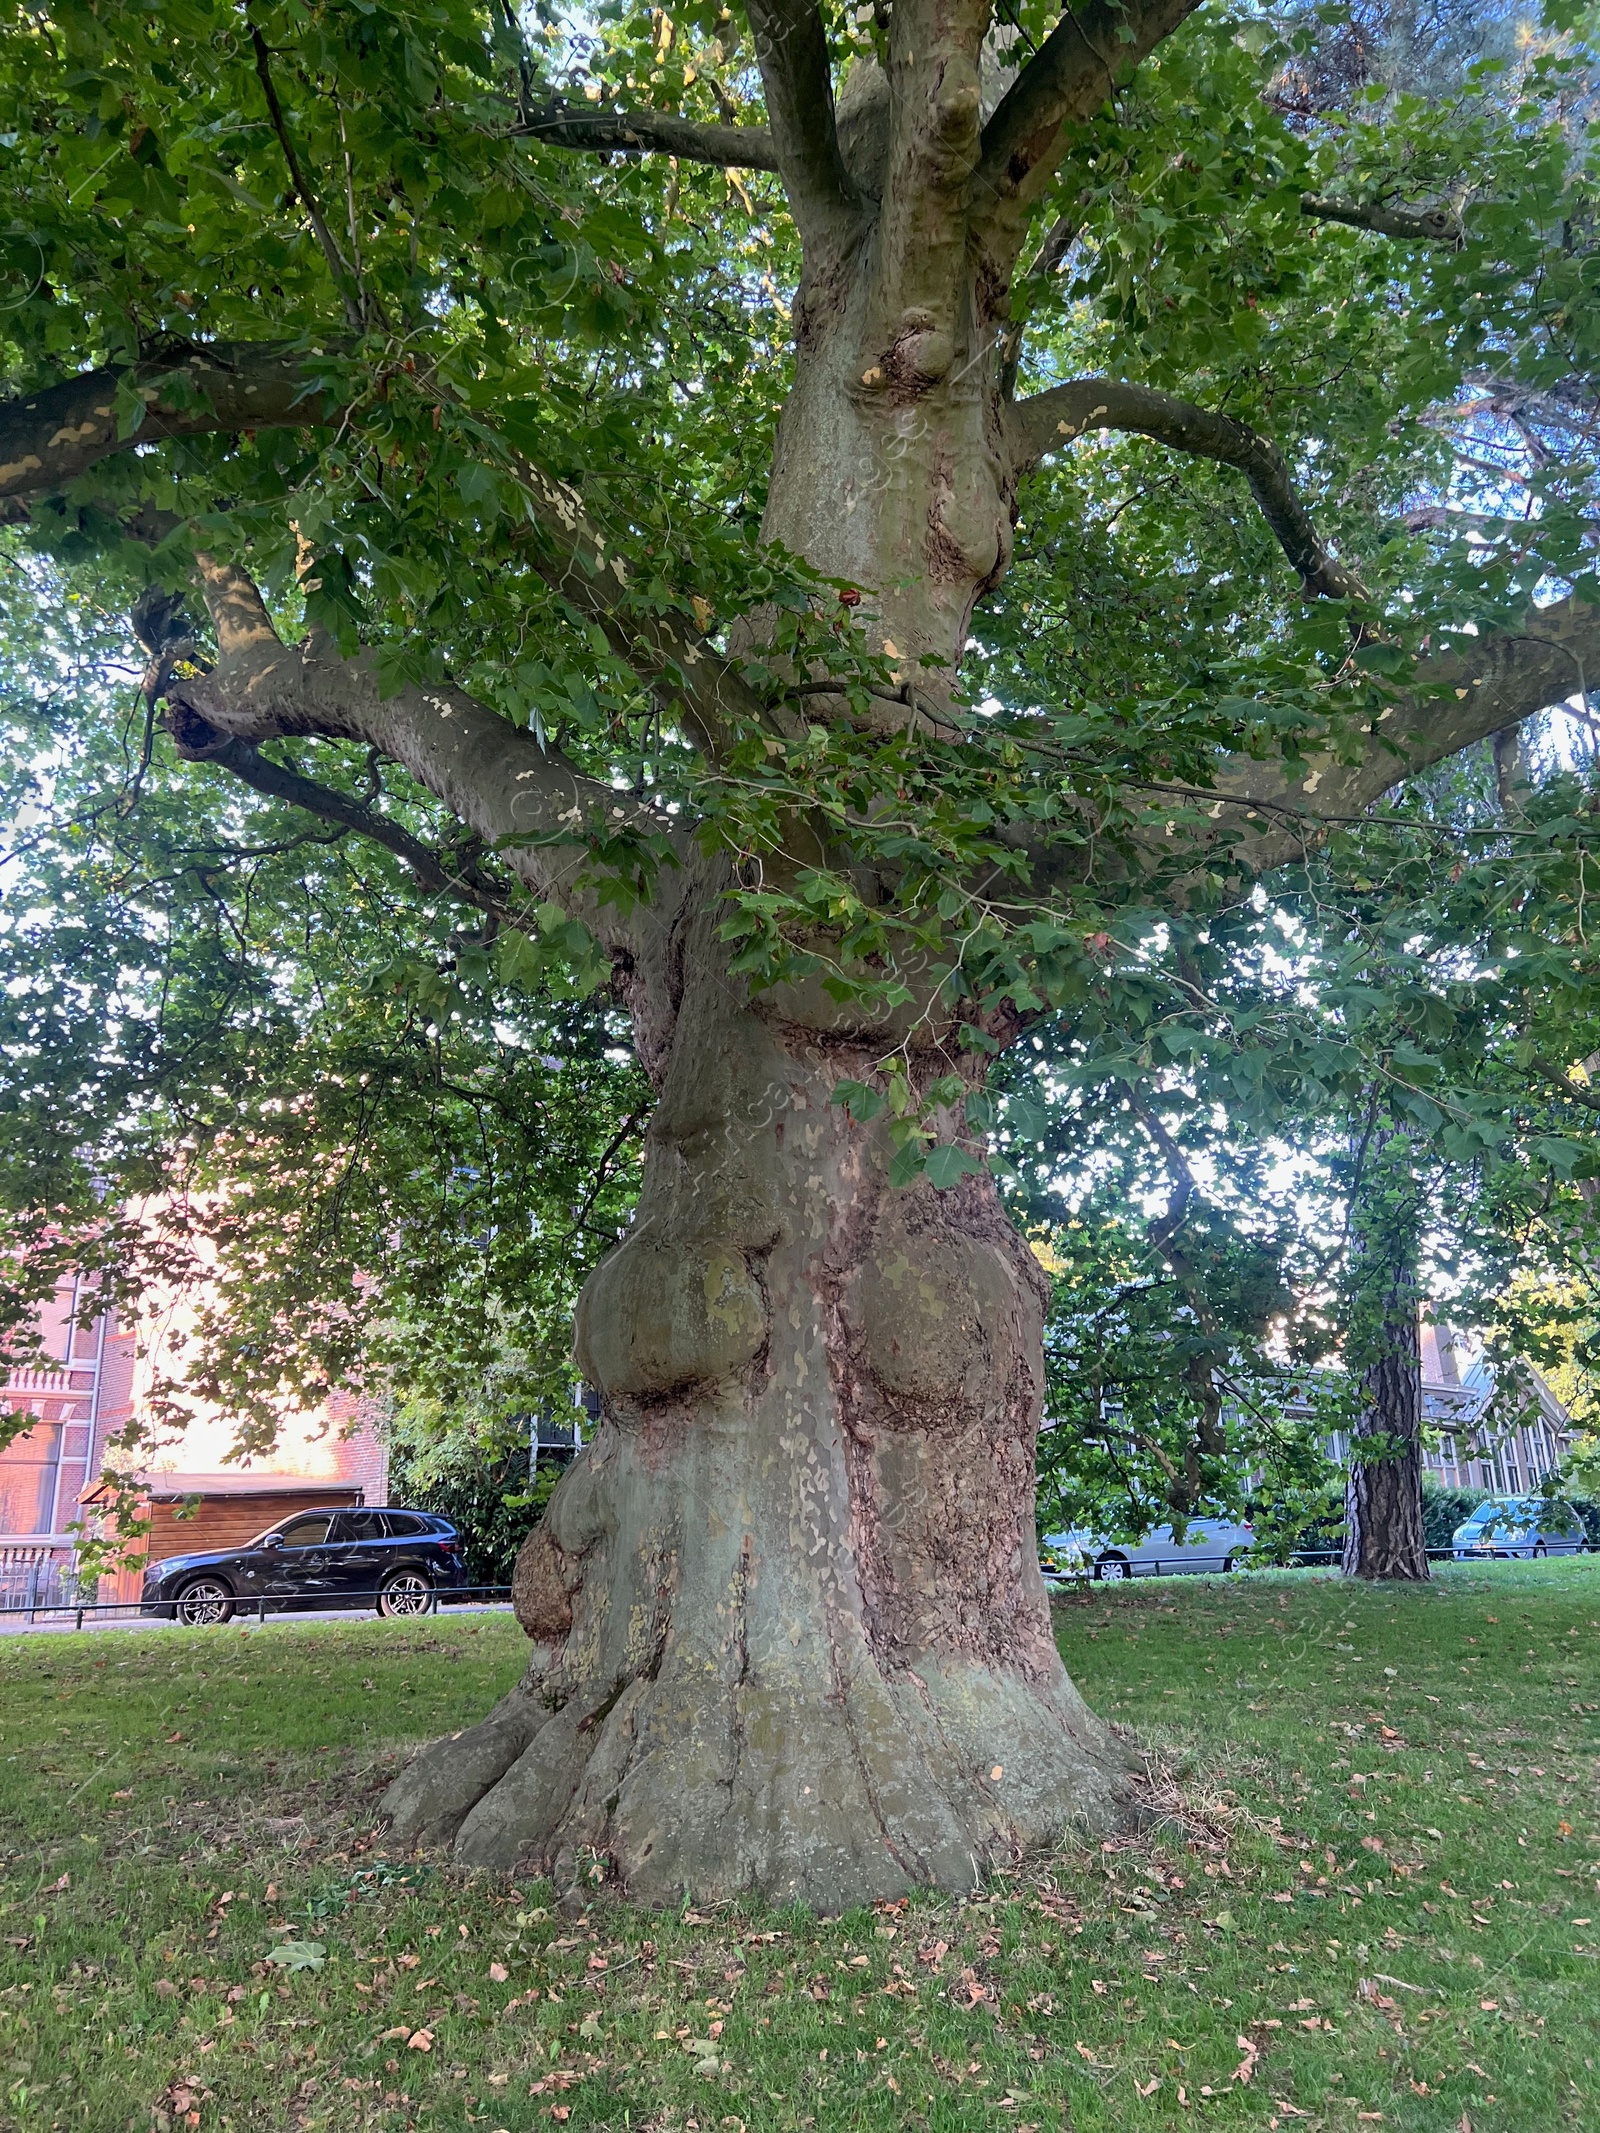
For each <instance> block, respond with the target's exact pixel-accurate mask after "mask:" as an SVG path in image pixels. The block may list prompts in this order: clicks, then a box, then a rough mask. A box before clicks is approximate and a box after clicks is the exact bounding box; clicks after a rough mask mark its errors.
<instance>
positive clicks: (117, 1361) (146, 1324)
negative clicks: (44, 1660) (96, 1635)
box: [0, 1278, 388, 1607]
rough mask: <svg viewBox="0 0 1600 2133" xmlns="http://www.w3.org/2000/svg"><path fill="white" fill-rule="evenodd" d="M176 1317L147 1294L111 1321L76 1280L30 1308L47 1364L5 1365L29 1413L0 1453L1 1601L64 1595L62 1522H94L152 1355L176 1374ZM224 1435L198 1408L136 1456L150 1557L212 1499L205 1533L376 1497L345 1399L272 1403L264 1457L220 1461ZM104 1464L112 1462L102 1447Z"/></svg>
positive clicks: (379, 1465) (192, 1527)
mask: <svg viewBox="0 0 1600 2133" xmlns="http://www.w3.org/2000/svg"><path fill="white" fill-rule="evenodd" d="M188 1316H189V1314H188V1313H187V1312H186V1311H185V1310H184V1309H183V1308H181V1307H179V1306H175V1305H174V1304H173V1303H172V1302H171V1301H170V1300H168V1299H155V1300H153V1301H152V1304H151V1307H150V1308H149V1310H147V1311H146V1312H144V1313H142V1314H140V1315H139V1316H138V1317H137V1318H135V1319H131V1320H129V1319H124V1318H123V1317H122V1316H121V1315H120V1314H119V1313H117V1312H116V1311H114V1310H110V1309H107V1308H106V1307H105V1305H104V1300H103V1297H102V1295H101V1293H100V1291H99V1290H98V1288H97V1287H96V1286H94V1285H91V1284H90V1283H88V1282H86V1281H81V1280H78V1279H76V1278H74V1279H71V1280H67V1281H63V1282H62V1283H61V1285H60V1287H59V1288H58V1289H57V1290H56V1293H55V1295H54V1296H53V1297H52V1298H51V1299H50V1301H49V1302H48V1303H47V1304H46V1305H45V1306H44V1307H43V1309H42V1310H41V1312H40V1314H39V1318H38V1322H37V1330H38V1335H39V1344H40V1346H41V1347H42V1348H43V1349H44V1351H45V1353H46V1355H47V1356H48V1357H49V1359H50V1360H49V1366H48V1367H41V1368H31V1369H22V1368H12V1369H10V1370H9V1371H8V1372H7V1374H6V1376H5V1379H4V1383H3V1387H0V1400H3V1402H4V1404H5V1406H6V1408H7V1409H8V1410H9V1411H10V1412H11V1413H12V1414H13V1415H21V1414H29V1415H32V1416H34V1417H35V1418H36V1419H35V1420H34V1421H33V1423H32V1426H31V1427H29V1428H27V1429H25V1430H23V1431H22V1432H21V1433H20V1434H19V1435H18V1436H16V1437H15V1438H13V1439H12V1441H11V1443H10V1444H8V1445H7V1446H5V1447H4V1449H0V1607H5V1606H16V1605H18V1604H26V1603H27V1602H29V1601H32V1600H38V1601H40V1602H44V1601H48V1600H52V1599H54V1598H56V1597H58V1596H59V1595H60V1594H61V1593H62V1592H63V1591H66V1590H69V1589H71V1587H72V1585H73V1581H74V1564H75V1559H76V1551H77V1540H78V1533H77V1531H76V1530H75V1529H78V1528H82V1527H84V1526H85V1525H86V1524H93V1522H94V1521H95V1518H96V1515H97V1514H96V1503H95V1498H96V1495H97V1484H98V1483H99V1479H100V1476H101V1473H102V1470H103V1469H104V1468H105V1466H106V1464H107V1446H108V1444H110V1443H111V1440H112V1439H113V1438H115V1437H116V1436H118V1435H119V1433H120V1432H121V1431H122V1430H123V1429H125V1428H126V1426H127V1424H128V1423H129V1422H130V1421H131V1420H133V1419H134V1418H135V1417H136V1416H137V1415H139V1414H140V1413H141V1412H142V1411H143V1409H144V1407H145V1403H146V1402H147V1401H148V1399H149V1394H150V1387H151V1384H152V1381H153V1377H154V1374H155V1371H156V1368H157V1366H158V1362H159V1367H160V1368H161V1369H162V1370H163V1372H164V1373H165V1374H166V1375H168V1376H169V1377H170V1376H171V1375H173V1374H174V1366H175V1365H176V1366H178V1367H179V1368H180V1369H181V1361H182V1348H183V1341H184V1338H185V1335H186V1330H187V1325H188ZM232 1439H233V1429H232V1425H231V1422H230V1420H229V1418H228V1416H226V1415H225V1414H223V1413H221V1412H219V1411H218V1410H216V1409H214V1408H208V1407H205V1406H197V1407H196V1408H195V1411H194V1413H193V1416H192V1419H191V1420H190V1423H189V1425H188V1427H187V1428H186V1429H185V1430H184V1432H183V1434H182V1435H181V1437H178V1438H175V1439H171V1440H169V1441H166V1442H163V1443H162V1444H161V1445H160V1446H159V1448H158V1449H156V1450H154V1451H148V1452H145V1453H144V1454H142V1455H141V1456H140V1457H139V1460H138V1479H139V1482H140V1485H141V1491H142V1493H143V1494H144V1496H145V1497H146V1499H147V1502H148V1505H149V1510H150V1516H151V1520H152V1525H153V1528H154V1529H155V1530H154V1532H153V1535H152V1541H151V1544H150V1545H151V1546H152V1548H153V1551H154V1552H155V1553H157V1554H162V1553H172V1552H174V1546H175V1545H176V1544H175V1543H174V1544H173V1545H166V1543H167V1542H168V1541H170V1540H171V1536H170V1535H168V1534H167V1533H166V1528H167V1526H168V1525H169V1524H172V1523H173V1522H174V1520H175V1519H176V1522H177V1523H176V1530H177V1531H178V1533H179V1535H180V1537H183V1536H184V1534H185V1529H187V1537H184V1546H185V1547H186V1548H194V1547H195V1546H197V1545H201V1544H203V1543H202V1542H201V1540H200V1537H199V1536H200V1533H201V1531H202V1527H203V1525H204V1516H203V1507H204V1506H205V1505H207V1504H210V1503H213V1502H214V1503H215V1505H216V1506H217V1509H216V1512H215V1513H214V1521H215V1522H216V1523H217V1529H218V1531H222V1530H223V1529H224V1528H226V1529H227V1530H228V1531H230V1532H231V1531H232V1529H233V1527H234V1526H235V1525H236V1524H237V1523H238V1521H239V1519H240V1518H241V1517H242V1518H243V1519H244V1520H245V1522H246V1523H248V1522H249V1520H250V1519H251V1518H252V1517H253V1516H254V1514H255V1513H256V1512H257V1511H259V1512H260V1513H261V1515H260V1517H259V1518H258V1519H256V1523H255V1524H253V1525H251V1527H250V1531H251V1533H254V1532H257V1531H260V1530H262V1529H263V1528H265V1527H266V1526H269V1525H272V1524H275V1523H276V1522H277V1520H278V1519H279V1518H280V1517H284V1516H286V1515H287V1514H288V1513H289V1512H291V1511H294V1510H297V1509H300V1508H302V1507H303V1506H305V1505H309V1504H313V1503H331V1502H336V1501H337V1502H354V1503H363V1502H364V1503H369V1504H382V1503H385V1502H387V1500H388V1449H387V1446H386V1444H385V1443H384V1440H383V1436H382V1432H381V1430H380V1429H379V1428H378V1426H377V1418H376V1415H375V1414H374V1412H373V1411H371V1410H370V1409H369V1408H368V1407H367V1406H366V1405H365V1403H363V1402H361V1401H358V1400H357V1399H356V1398H354V1397H353V1396H352V1395H350V1394H348V1393H341V1394H336V1395H335V1396H334V1397H333V1398H332V1399H330V1400H328V1401H327V1402H325V1403H324V1404H323V1405H322V1406H321V1407H320V1408H317V1409H315V1410H313V1411H312V1412H310V1413H306V1412H301V1411H295V1410H292V1409H289V1408H285V1410H284V1412H283V1416H282V1423H281V1428H280V1434H279V1438H278V1442H277V1444H276V1446H275V1447H274V1449H273V1451H272V1452H271V1453H270V1454H269V1455H268V1456H266V1457H264V1458H256V1459H252V1460H249V1461H231V1460H230V1459H229V1457H228V1454H229V1452H230V1450H231V1447H232ZM112 1463H113V1464H115V1465H118V1466H121V1465H123V1464H125V1462H124V1461H122V1460H119V1459H117V1457H116V1455H115V1454H114V1453H113V1455H112ZM224 1506H226V1509H224V1508H223V1507H224ZM179 1510H181V1513H182V1516H181V1517H178V1515H177V1514H178V1511H179ZM245 1537H246V1538H248V1537H249V1536H248V1535H246V1536H245ZM130 1582H131V1584H132V1586H133V1587H134V1588H135V1589H136V1587H137V1583H138V1573H137V1571H135V1572H134V1573H133V1574H132V1577H131V1581H130V1578H129V1577H128V1576H126V1575H125V1576H123V1577H120V1578H118V1579H117V1580H116V1581H115V1584H116V1586H117V1588H118V1596H121V1595H120V1589H121V1588H122V1587H123V1586H125V1585H128V1584H129V1583H130Z"/></svg>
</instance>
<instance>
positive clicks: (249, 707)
mask: <svg viewBox="0 0 1600 2133" xmlns="http://www.w3.org/2000/svg"><path fill="white" fill-rule="evenodd" d="M197 565H198V569H199V574H200V580H201V587H202V590H203V592H204V595H205V600H206V605H207V607H208V608H209V609H210V612H211V618H212V623H213V627H214V629H215V631H216V636H217V644H218V651H219V654H220V656H219V658H218V660H217V664H216V665H215V667H213V668H212V669H211V670H210V671H209V672H208V673H204V674H197V675H194V676H192V677H186V678H183V679H179V680H168V681H167V682H166V684H165V689H166V698H167V704H168V726H169V730H170V731H171V733H172V736H173V740H174V742H175V744H176V746H177V747H178V749H179V752H180V753H181V754H183V755H186V756H189V757H191V758H195V759H203V760H208V761H220V762H225V763H227V765H228V767H229V768H231V769H235V770H238V771H239V773H240V775H244V773H245V770H246V769H249V770H252V771H254V770H255V768H256V766H257V765H258V764H259V763H260V761H261V758H260V757H259V754H258V753H257V751H258V749H259V744H260V743H261V742H262V741H264V740H269V739H274V738H293V737H307V738H321V739H328V740H351V741H359V742H361V743H362V744H363V745H364V746H366V747H369V748H376V749H377V750H378V751H379V752H380V753H381V754H383V755H385V756H388V757H390V758H391V759H392V760H393V761H395V762H397V763H398V764H399V765H400V766H401V768H402V769H404V770H406V771H408V772H409V773H410V775H411V776H412V777H414V778H415V779H416V781H417V783H418V784H419V785H421V786H422V787H423V788H424V789H425V790H426V791H428V792H430V793H432V794H433V796H434V797H435V799H437V800H440V801H442V802H443V804H444V805H445V806H446V807H447V808H449V810H450V811H451V813H452V814H454V815H455V816H456V817H457V819H458V820H459V821H461V822H463V823H465V824H466V826H467V827H468V829H470V830H472V831H474V832H475V833H476V834H477V835H478V836H480V837H481V838H483V839H484V841H485V842H486V843H490V844H504V846H505V853H506V860H505V863H506V865H507V867H508V868H509V869H510V870H511V872H513V873H514V874H515V875H517V876H518V878H519V879H520V880H522V881H523V882H524V883H526V885H527V886H528V887H529V888H530V889H532V890H533V891H535V893H537V894H538V895H540V896H542V897H547V898H554V899H556V900H558V901H560V902H562V903H565V904H568V905H571V906H573V907H574V908H577V909H579V910H581V911H582V914H583V916H584V917H585V919H586V920H587V921H588V922H589V923H590V924H591V925H592V926H593V928H594V930H595V932H596V933H598V934H600V936H601V937H602V938H603V939H605V940H607V941H608V942H610V943H612V944H614V945H620V946H623V947H628V948H631V947H632V946H633V944H634V932H635V930H636V929H635V928H634V927H633V926H632V925H630V924H625V923H624V922H622V921H621V920H619V919H618V917H617V915H616V913H615V911H614V910H611V911H609V912H608V910H607V908H606V907H604V906H602V905H601V904H600V902H599V899H598V898H597V897H596V895H595V894H594V892H593V891H592V890H589V889H583V888H580V887H579V886H578V879H579V877H580V875H581V874H582V872H583V869H584V865H585V860H586V857H587V833H588V832H589V831H590V829H591V828H593V829H598V830H603V831H604V833H605V834H606V835H607V836H608V837H612V838H615V837H617V836H618V835H620V834H622V833H623V832H625V831H627V830H629V829H632V830H634V831H637V832H640V833H643V834H647V835H659V834H660V833H661V831H662V830H663V829H664V828H665V827H666V824H665V822H664V819H663V818H662V817H661V816H659V815H657V814H656V813H655V811H654V810H653V809H651V808H649V807H646V806H644V805H642V804H641V803H640V802H638V801H636V800H633V799H632V798H630V797H629V796H628V795H626V794H620V793H617V792H614V791H613V790H612V789H611V788H610V787H609V786H606V785H603V784H601V783H599V782H598V781H597V780H595V779H592V778H587V777H584V776H583V775H582V774H581V773H580V772H578V771H577V770H575V769H574V768H573V766H572V765H571V764H570V763H568V762H566V761H565V760H564V759H563V758H562V757H561V756H560V755H558V754H556V753H554V752H553V751H551V750H549V749H547V748H544V747H542V746H541V745H540V744H539V742H538V741H537V740H536V739H535V738H534V736H533V735H532V734H531V733H530V732H528V731H526V730H525V729H523V728H520V727H516V726H513V725H512V724H511V723H510V722H509V721H508V720H506V719H504V718H502V717H501V716H500V715H499V713H498V712H495V711H492V710H490V709H489V708H488V706H487V705H485V704H481V703H479V702H478V701H477V699H476V698H475V697H471V696H469V695H467V694H466V692H465V691H464V690H461V689H456V688H453V687H451V686H450V685H449V684H443V685H441V686H439V687H427V688H424V687H418V686H415V685H412V684H406V685H404V686H402V687H401V688H400V689H398V690H396V691H393V692H392V693H390V694H388V695H384V694H383V693H381V692H380V690H379V687H378V682H377V674H376V668H375V663H374V661H373V659H372V657H371V655H370V654H366V653H363V654H361V655H359V656H358V657H356V658H353V659H346V658H344V657H342V656H341V655H340V654H339V652H338V651H337V650H336V649H335V648H334V647H333V645H332V644H331V643H330V642H329V641H328V639H327V638H326V637H325V636H323V635H322V634H321V633H319V632H313V633H312V635H310V636H309V637H307V638H306V639H305V641H304V642H303V643H301V644H298V645H286V644H284V643H283V642H282V640H281V639H280V638H279V636H278V634H277V632H276V630H275V629H274V628H273V626H272V622H271V618H270V617H269V616H268V614H267V611H266V607H265V605H264V603H263V602H262V599H261V596H260V594H259V592H258V591H257V590H256V587H255V585H254V583H253V582H252V580H251V579H250V577H249V576H248V575H247V573H245V572H244V571H242V570H240V569H238V568H237V566H235V565H232V564H228V563H221V562H218V561H217V560H215V559H214V558H212V557H209V556H200V557H198V558H197ZM241 750H244V751H246V752H245V753H244V754H241V753H240V751H241ZM270 771H271V766H268V768H267V770H266V771H263V772H261V773H260V775H262V776H265V775H269V774H270ZM283 775H284V776H285V777H287V776H289V775H290V773H287V772H285V773H283ZM251 782H256V783H258V784H259V782H260V780H259V777H254V778H252V780H251ZM261 789H263V790H265V789H266V788H265V787H264V786H263V787H262V788H261ZM285 796H286V797H287V795H285ZM313 812H316V810H315V809H313ZM352 826H354V825H352ZM506 840H513V841H511V842H509V843H507V842H506ZM523 840H526V841H523ZM551 840H553V841H551ZM379 841H380V842H381V841H383V840H382V839H380V840H379ZM391 849H397V848H396V847H394V846H392V845H391ZM402 856H405V857H407V859H408V863H410V856H411V855H409V854H402ZM445 885H446V886H448V884H445Z"/></svg>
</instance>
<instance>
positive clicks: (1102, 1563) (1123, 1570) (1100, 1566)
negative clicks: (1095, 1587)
mask: <svg viewBox="0 0 1600 2133" xmlns="http://www.w3.org/2000/svg"><path fill="white" fill-rule="evenodd" d="M1094 1574H1095V1576H1096V1577H1097V1578H1107V1579H1110V1578H1125V1577H1131V1576H1132V1574H1133V1573H1132V1572H1131V1571H1130V1570H1129V1568H1128V1558H1127V1557H1126V1556H1125V1555H1103V1556H1101V1558H1100V1560H1099V1562H1097V1563H1096V1564H1095V1566H1094Z"/></svg>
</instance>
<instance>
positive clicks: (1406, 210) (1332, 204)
mask: <svg viewBox="0 0 1600 2133" xmlns="http://www.w3.org/2000/svg"><path fill="white" fill-rule="evenodd" d="M1300 212H1301V214H1302V215H1309V216H1311V218H1312V219H1313V221H1316V222H1342V223H1343V224H1344V226H1345V227H1346V228H1347V229H1352V230H1373V231H1375V232H1376V233H1377V234H1378V235H1379V236H1381V237H1406V238H1411V239H1413V240H1415V241H1416V242H1418V243H1421V244H1449V245H1458V246H1459V245H1462V244H1465V243H1466V231H1465V230H1464V229H1463V227H1462V223H1461V212H1460V210H1459V209H1458V208H1454V207H1443V206H1441V207H1389V206H1386V205H1384V203H1383V202H1381V201H1368V202H1362V201H1356V200H1330V199H1326V198H1325V197H1324V196H1323V195H1322V194H1320V193H1306V194H1305V195H1304V197H1303V198H1302V199H1301V202H1300Z"/></svg>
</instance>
